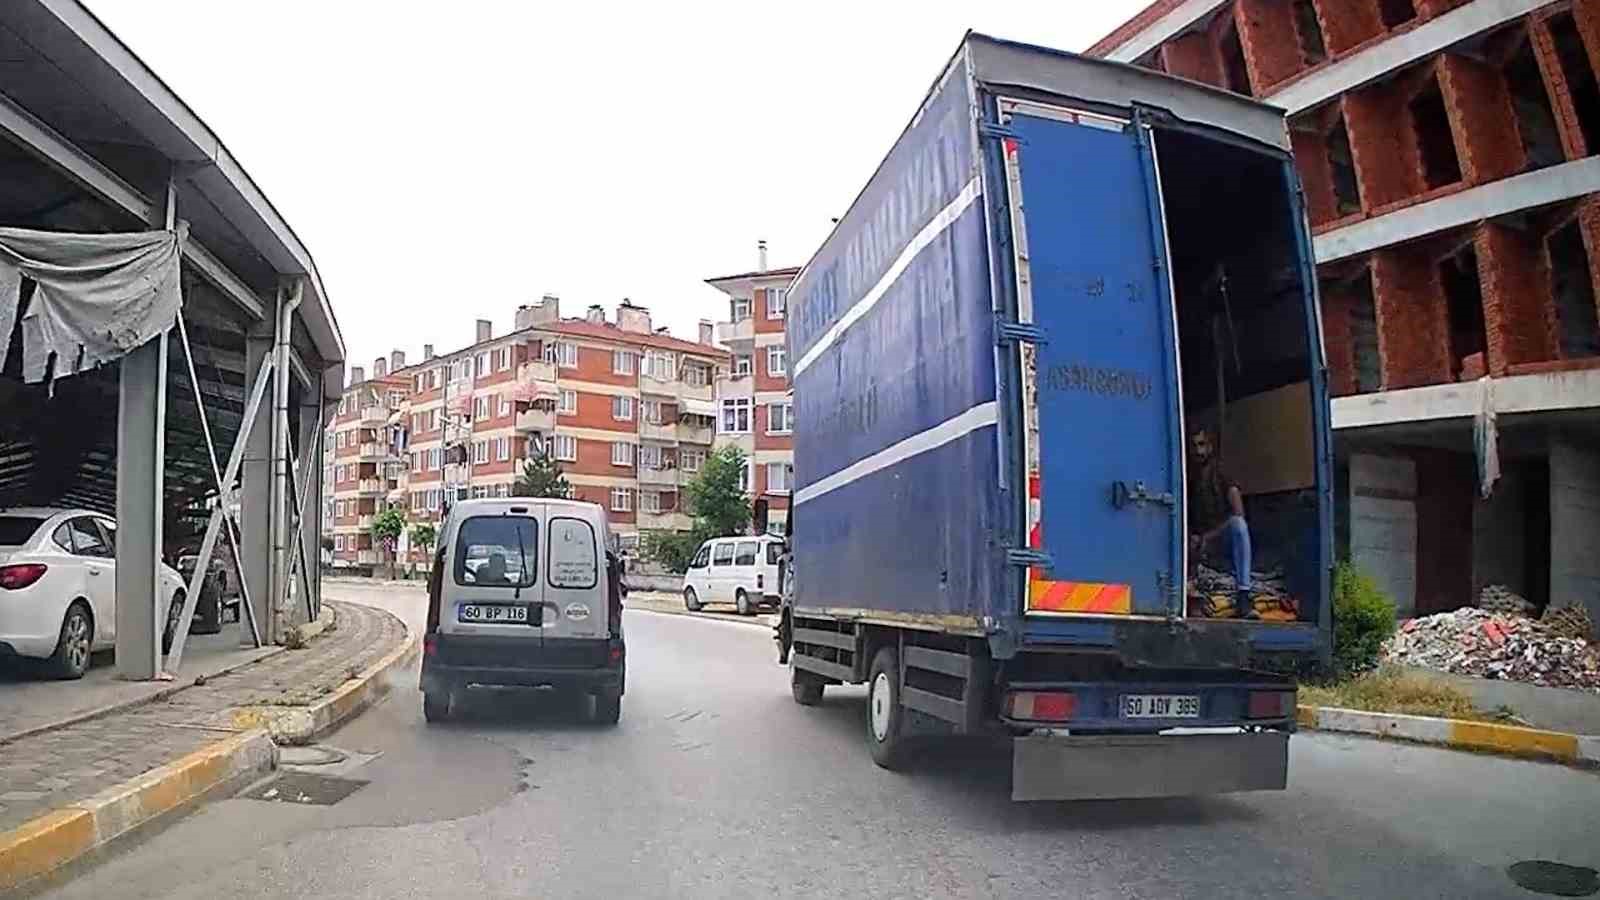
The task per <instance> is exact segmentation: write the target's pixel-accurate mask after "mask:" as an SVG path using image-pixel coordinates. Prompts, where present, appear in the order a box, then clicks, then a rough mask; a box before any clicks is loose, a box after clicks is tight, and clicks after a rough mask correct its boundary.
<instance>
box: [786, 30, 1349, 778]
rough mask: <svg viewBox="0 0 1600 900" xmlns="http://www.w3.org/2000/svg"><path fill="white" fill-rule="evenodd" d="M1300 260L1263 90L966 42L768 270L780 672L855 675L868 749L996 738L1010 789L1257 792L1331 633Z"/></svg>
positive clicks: (803, 678)
mask: <svg viewBox="0 0 1600 900" xmlns="http://www.w3.org/2000/svg"><path fill="white" fill-rule="evenodd" d="M1311 263H1312V260H1311V251H1310V243H1309V233H1308V230H1307V227H1306V221H1305V215H1304V211H1303V209H1302V207H1301V197H1300V191H1299V186H1298V182H1297V181H1296V176H1295V173H1294V170H1293V168H1292V166H1291V165H1290V156H1289V140H1288V135H1287V131H1286V129H1285V124H1284V119H1283V115H1282V112H1281V111H1279V110H1276V109H1273V108H1270V107H1266V106H1263V105H1260V104H1256V103H1253V102H1251V101H1249V100H1246V99H1244V98H1241V97H1238V96H1235V95H1232V94H1228V93H1225V92H1221V91H1217V90H1213V89H1210V88H1207V87H1205V86H1202V85H1198V84H1193V83H1190V82H1185V81H1180V80H1177V79H1172V78H1168V77H1166V76H1163V75H1160V74H1158V73H1153V72H1149V71H1146V70H1142V69H1137V68H1133V67H1130V66H1123V65H1120V64H1115V63H1108V62H1104V61H1100V60H1093V59H1087V58H1083V57H1078V56H1074V55H1072V54H1067V53H1061V52H1057V51H1052V50H1046V49H1042V48H1037V47H1030V46H1025V45H1020V44H1015V43H1009V42H1005V41H1000V40H996V39H992V38H988V37H984V36H981V35H976V34H972V35H968V36H967V37H966V38H965V39H964V40H963V41H962V44H961V46H960V48H959V49H958V51H957V53H956V55H955V57H954V58H953V59H952V60H951V61H950V63H949V64H948V65H947V66H946V68H945V69H944V71H943V72H942V74H941V75H940V77H939V79H938V80H937V81H936V82H935V84H934V85H933V87H932V88H931V89H930V91H929V93H928V95H927V97H926V99H925V100H924V102H923V104H922V106H921V108H920V109H918V110H917V112H916V115H915V116H914V117H913V118H912V120H911V123H910V124H909V125H908V126H907V128H906V129H905V131H904V132H903V133H902V135H901V136H900V138H899V139H898V140H897V141H896V143H895V145H894V147H893V148H892V149H891V150H890V151H889V154H888V156H887V157H886V158H885V159H884V160H883V162H882V163H881V164H880V166H879V167H878V169H877V171H876V172H875V173H874V174H873V176H872V178H871V179H870V180H869V182H868V183H867V185H866V187H865V188H864V189H863V190H862V192H861V193H860V195H859V196H858V197H857V198H856V200H855V202H854V203H853V204H852V206H851V208H850V210H849V211H848V213H847V214H846V215H845V216H844V217H843V218H842V219H841V220H840V221H839V223H838V225H837V226H836V228H835V229H834V231H833V233H832V234H831V235H830V236H829V237H828V239H827V240H826V242H825V243H824V244H823V246H822V247H821V248H820V249H819V250H818V252H817V254H816V255H815V256H814V257H813V258H812V259H811V261H810V262H809V263H808V264H807V265H806V266H805V268H804V269H803V270H802V271H801V273H800V274H799V276H798V277H797V278H796V280H795V283H794V286H793V287H792V288H791V290H790V293H789V328H788V341H789V346H788V353H789V356H788V358H789V359H790V360H792V361H793V364H792V377H793V383H794V409H795V417H796V420H797V424H796V426H795V475H796V482H797V483H796V491H795V495H794V512H793V513H792V516H791V526H792V531H793V538H792V542H791V543H792V547H791V553H792V555H793V559H794V564H795V571H796V573H797V575H796V578H795V579H794V584H793V586H792V591H791V594H792V596H791V598H790V599H789V600H787V601H786V605H785V607H784V610H783V621H782V625H781V628H780V641H782V642H783V644H784V650H785V651H787V653H786V656H787V659H788V661H789V664H790V666H791V667H792V670H793V671H792V681H793V690H794V696H795V699H796V700H797V701H799V702H801V703H815V702H818V701H819V700H820V699H821V697H822V694H823V691H824V690H825V688H826V687H827V686H828V685H830V684H839V683H862V682H865V683H867V685H868V715H867V720H868V721H867V726H868V727H867V732H868V744H869V746H870V747H871V749H872V753H873V756H874V758H875V759H876V760H877V761H878V762H879V763H880V764H883V765H886V766H899V765H901V764H902V763H903V762H904V761H905V760H906V759H907V756H908V754H909V753H910V752H911V751H912V749H913V748H914V746H915V743H916V741H917V740H918V739H920V738H922V737H924V736H929V735H936V734H941V733H969V734H970V733H992V734H1000V735H1010V736H1012V737H1013V739H1014V746H1013V796H1015V797H1017V798H1018V799H1034V798H1047V797H1087V796H1140V795H1159V794H1182V793H1206V792H1215V791H1229V790H1249V789H1270V788H1281V787H1283V786H1284V783H1285V779H1286V767H1287V740H1288V735H1289V734H1290V733H1291V732H1292V730H1293V725H1294V708H1295V685H1294V682H1293V680H1292V679H1291V678H1290V677H1288V676H1286V675H1283V674H1278V673H1282V672H1288V671H1293V670H1294V669H1295V668H1297V667H1298V666H1300V665H1302V664H1304V663H1305V662H1306V661H1308V660H1311V659H1315V658H1316V657H1318V656H1325V655H1326V653H1327V652H1328V642H1329V630H1330V629H1329V625H1330V622H1329V609H1328V603H1327V599H1328V586H1329V571H1330V565H1331V558H1330V557H1331V487H1332V485H1331V480H1330V479H1331V475H1330V466H1329V453H1330V450H1329V445H1330V440H1329V431H1328V401H1327V389H1326V385H1325V384H1324V380H1323V362H1322V351H1321V345H1320V336H1319V332H1318V327H1319V326H1318V321H1319V320H1318V316H1317V299H1316V285H1315V278H1314V275H1313V269H1312V264H1311ZM1201 433H1204V435H1205V436H1206V437H1204V438H1200V437H1199V435H1200V434H1201ZM1191 439H1194V440H1191ZM1201 444H1206V445H1207V446H1206V449H1207V450H1209V451H1210V452H1209V454H1208V455H1206V456H1204V458H1203V459H1204V462H1203V463H1202V458H1201V457H1196V456H1195V455H1193V453H1191V452H1189V450H1188V448H1192V447H1194V446H1199V445H1201ZM1219 467H1220V468H1219ZM1223 473H1226V474H1223ZM1218 489H1220V490H1222V492H1223V495H1225V496H1226V498H1227V499H1226V500H1223V501H1218V497H1219V496H1221V495H1219V494H1217V493H1216V491H1217V490H1218ZM1207 491H1210V492H1211V493H1207ZM1213 501H1216V502H1213ZM1217 502H1222V503H1223V504H1224V505H1223V506H1222V507H1218V505H1217ZM1229 506H1236V507H1241V508H1239V509H1234V510H1230V509H1229ZM1219 508H1220V509H1222V512H1221V513H1219V512H1218V509H1219ZM1235 511H1240V512H1242V513H1243V516H1242V517H1237V518H1238V521H1234V519H1235V518H1236V517H1235V516H1234V515H1233V512H1235ZM1219 515H1220V516H1222V517H1224V518H1225V519H1226V521H1224V522H1221V523H1220V524H1219V522H1214V521H1210V520H1209V519H1212V518H1217V517H1218V516H1219ZM1203 518H1204V519H1207V521H1200V520H1201V519H1203ZM1224 526H1226V527H1224ZM1240 532H1242V533H1243V534H1244V535H1247V536H1248V540H1249V546H1250V549H1251V550H1252V551H1253V553H1252V554H1247V556H1249V557H1252V558H1249V559H1247V560H1245V561H1243V562H1241V561H1240V558H1239V554H1238V553H1237V552H1229V551H1230V550H1236V549H1237V547H1239V546H1241V545H1237V544H1233V545H1232V546H1227V545H1226V542H1230V541H1237V540H1240ZM1230 535H1232V536H1231V537H1230ZM1219 544H1224V546H1219ZM1247 612H1249V613H1251V614H1250V616H1249V617H1248V618H1246V617H1245V616H1244V615H1243V614H1245V613H1247Z"/></svg>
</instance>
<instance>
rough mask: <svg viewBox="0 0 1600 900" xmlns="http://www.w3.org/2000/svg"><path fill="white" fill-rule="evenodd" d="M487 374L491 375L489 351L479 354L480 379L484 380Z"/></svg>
mask: <svg viewBox="0 0 1600 900" xmlns="http://www.w3.org/2000/svg"><path fill="white" fill-rule="evenodd" d="M487 374H489V351H487V350H485V351H483V352H482V353H479V354H478V377H479V378H482V377H483V376H485V375H487Z"/></svg>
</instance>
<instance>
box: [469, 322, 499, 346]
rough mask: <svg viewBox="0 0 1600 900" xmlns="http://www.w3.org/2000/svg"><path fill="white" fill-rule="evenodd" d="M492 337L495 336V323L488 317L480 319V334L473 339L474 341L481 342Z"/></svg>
mask: <svg viewBox="0 0 1600 900" xmlns="http://www.w3.org/2000/svg"><path fill="white" fill-rule="evenodd" d="M492 337H494V323H493V322H491V321H489V320H488V319H479V320H478V336H477V338H476V339H474V340H473V343H475V344H481V343H483V342H484V341H487V340H488V339H490V338H492Z"/></svg>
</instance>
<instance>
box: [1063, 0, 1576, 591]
mask: <svg viewBox="0 0 1600 900" xmlns="http://www.w3.org/2000/svg"><path fill="white" fill-rule="evenodd" d="M1088 52H1089V53H1090V54H1092V55H1097V56H1103V57H1106V58H1110V59H1115V60H1121V61H1125V62H1134V63H1137V64H1139V65H1143V66H1147V67H1150V68H1154V69H1159V70H1162V71H1165V72H1168V73H1170V74H1173V75H1178V76H1182V77H1185V78H1189V79H1193V80H1196V81H1201V82H1205V83H1207V84H1211V85H1214V86H1217V87H1221V88H1225V89H1227V90H1232V91H1235V92H1238V93H1243V94H1249V95H1251V96H1254V97H1256V98H1259V99H1261V100H1264V101H1266V102H1268V103H1272V104H1274V105H1278V106H1282V107H1284V108H1286V109H1288V110H1289V112H1290V115H1291V119H1290V129H1291V138H1292V141H1293V145H1294V150H1295V155H1296V160H1297V166H1298V168H1299V171H1300V175H1301V179H1302V181H1303V183H1304V189H1305V199H1306V206H1307V209H1308V212H1309V216H1310V219H1311V225H1312V233H1313V237H1314V245H1315V251H1316V257H1317V263H1318V274H1319V280H1320V283H1321V293H1322V315H1323V339H1324V344H1325V347H1326V350H1327V358H1328V366H1329V376H1330V387H1331V390H1332V393H1333V394H1334V397H1335V399H1334V401H1333V427H1334V430H1335V431H1334V433H1335V444H1336V446H1337V448H1338V451H1337V455H1338V459H1337V462H1338V472H1339V475H1340V477H1339V487H1338V494H1339V495H1338V497H1337V500H1338V507H1339V515H1338V517H1337V520H1336V521H1337V522H1338V525H1339V527H1338V538H1339V549H1340V552H1341V555H1343V556H1348V557H1349V558H1351V559H1353V560H1354V561H1355V562H1356V563H1357V564H1358V565H1360V566H1361V567H1362V568H1363V569H1365V570H1366V571H1367V572H1368V573H1369V574H1371V575H1373V576H1374V577H1375V578H1377V579H1378V580H1379V581H1380V583H1381V584H1382V585H1383V586H1384V587H1385V588H1386V589H1387V590H1388V591H1389V593H1390V594H1391V595H1392V596H1393V597H1394V598H1395V600H1396V602H1397V604H1398V605H1399V607H1400V611H1401V614H1402V615H1410V614H1413V613H1415V614H1425V613H1428V612H1436V611H1441V610H1448V609H1453V608H1456V607H1458V606H1462V605H1465V604H1466V603H1468V602H1470V600H1471V599H1472V598H1473V597H1475V596H1476V595H1477V592H1478V591H1479V590H1480V589H1481V588H1482V587H1484V586H1486V585H1489V584H1503V585H1506V586H1509V587H1510V588H1512V589H1513V590H1515V591H1517V592H1519V593H1522V594H1524V595H1525V596H1527V597H1528V599H1530V600H1533V601H1534V602H1535V603H1538V604H1541V605H1543V604H1547V603H1554V604H1557V605H1565V604H1568V603H1579V604H1586V605H1588V607H1589V608H1590V611H1591V613H1593V614H1596V615H1600V552H1596V547H1597V546H1600V326H1597V306H1596V298H1597V296H1600V289H1597V285H1596V280H1597V278H1600V193H1597V192H1600V158H1597V156H1596V154H1597V153H1600V82H1597V78H1596V73H1597V71H1600V0H1563V2H1548V0H1158V2H1156V3H1153V4H1152V5H1150V6H1149V7H1148V8H1146V9H1145V10H1144V11H1143V12H1141V13H1140V14H1139V15H1137V16H1135V17H1134V18H1133V19H1132V20H1130V21H1129V22H1127V23H1126V24H1124V25H1123V26H1121V27H1119V28H1118V29H1117V30H1116V31H1114V32H1113V33H1112V34H1111V35H1109V36H1107V37H1106V38H1105V39H1104V40H1102V41H1100V42H1099V43H1097V44H1095V45H1094V46H1093V47H1091V48H1090V49H1089V51H1088Z"/></svg>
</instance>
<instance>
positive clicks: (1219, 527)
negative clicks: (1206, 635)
mask: <svg viewBox="0 0 1600 900" xmlns="http://www.w3.org/2000/svg"><path fill="white" fill-rule="evenodd" d="M1189 446H1190V448H1191V449H1192V450H1193V452H1194V462H1193V464H1192V468H1193V474H1192V475H1190V477H1189V526H1190V528H1191V529H1203V530H1199V531H1194V532H1191V534H1190V536H1189V551H1190V552H1191V553H1193V554H1196V555H1201V556H1205V555H1207V551H1208V550H1209V549H1210V548H1211V546H1212V545H1213V542H1215V541H1216V540H1217V539H1218V538H1221V539H1222V544H1223V549H1224V550H1225V551H1226V553H1227V554H1228V562H1229V563H1230V564H1231V568H1232V570H1233V584H1234V594H1233V607H1234V609H1235V610H1237V611H1238V613H1237V615H1238V617H1239V618H1241V619H1255V618H1259V616H1258V615H1257V614H1256V609H1255V604H1253V603H1251V602H1250V526H1249V524H1247V523H1246V522H1245V519H1244V494H1243V493H1241V492H1240V490H1239V483H1238V482H1236V481H1234V480H1233V479H1231V478H1229V477H1228V476H1227V475H1226V474H1225V473H1224V472H1223V471H1222V463H1221V461H1220V460H1219V459H1218V458H1217V446H1216V436H1215V435H1214V434H1213V433H1212V432H1211V430H1210V429H1209V428H1206V427H1205V426H1203V425H1202V426H1200V427H1198V428H1196V429H1195V430H1194V432H1193V433H1192V434H1191V435H1190V438H1189ZM1218 568H1221V566H1219V567H1218Z"/></svg>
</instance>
